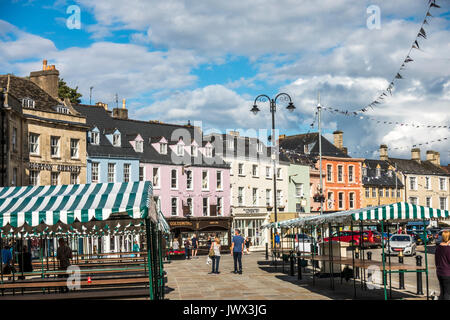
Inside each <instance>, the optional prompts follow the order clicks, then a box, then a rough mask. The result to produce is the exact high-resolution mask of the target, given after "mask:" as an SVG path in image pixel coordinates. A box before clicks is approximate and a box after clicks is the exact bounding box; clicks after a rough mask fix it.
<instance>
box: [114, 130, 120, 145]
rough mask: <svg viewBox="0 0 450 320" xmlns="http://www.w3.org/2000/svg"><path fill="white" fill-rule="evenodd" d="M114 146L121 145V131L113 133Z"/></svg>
mask: <svg viewBox="0 0 450 320" xmlns="http://www.w3.org/2000/svg"><path fill="white" fill-rule="evenodd" d="M113 146H114V147H120V133H115V134H113Z"/></svg>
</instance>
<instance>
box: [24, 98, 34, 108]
mask: <svg viewBox="0 0 450 320" xmlns="http://www.w3.org/2000/svg"><path fill="white" fill-rule="evenodd" d="M22 107H24V108H30V109H34V108H35V102H34V100H33V99H30V98H25V99H22Z"/></svg>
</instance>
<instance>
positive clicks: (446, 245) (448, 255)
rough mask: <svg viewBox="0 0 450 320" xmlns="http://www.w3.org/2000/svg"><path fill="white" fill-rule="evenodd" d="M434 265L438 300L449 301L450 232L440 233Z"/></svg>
mask: <svg viewBox="0 0 450 320" xmlns="http://www.w3.org/2000/svg"><path fill="white" fill-rule="evenodd" d="M435 263H436V274H437V277H438V280H439V287H440V289H441V295H440V296H439V300H450V230H444V232H442V242H441V243H440V244H439V245H437V246H436V252H435Z"/></svg>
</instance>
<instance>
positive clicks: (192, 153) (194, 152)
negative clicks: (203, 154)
mask: <svg viewBox="0 0 450 320" xmlns="http://www.w3.org/2000/svg"><path fill="white" fill-rule="evenodd" d="M197 151H198V149H197V146H195V145H192V146H191V156H192V157H196V156H197Z"/></svg>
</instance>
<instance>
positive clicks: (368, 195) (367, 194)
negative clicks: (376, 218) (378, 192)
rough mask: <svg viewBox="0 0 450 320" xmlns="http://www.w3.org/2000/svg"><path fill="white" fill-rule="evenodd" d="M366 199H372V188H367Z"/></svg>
mask: <svg viewBox="0 0 450 320" xmlns="http://www.w3.org/2000/svg"><path fill="white" fill-rule="evenodd" d="M365 196H366V198H369V197H370V188H366V195H365Z"/></svg>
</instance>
